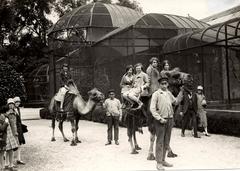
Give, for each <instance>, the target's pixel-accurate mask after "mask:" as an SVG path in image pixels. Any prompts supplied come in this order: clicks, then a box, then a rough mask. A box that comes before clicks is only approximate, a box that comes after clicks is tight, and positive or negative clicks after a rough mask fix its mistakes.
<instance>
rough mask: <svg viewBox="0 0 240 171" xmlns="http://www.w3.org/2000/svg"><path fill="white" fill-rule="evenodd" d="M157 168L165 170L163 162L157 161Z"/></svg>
mask: <svg viewBox="0 0 240 171" xmlns="http://www.w3.org/2000/svg"><path fill="white" fill-rule="evenodd" d="M157 170H158V171H165V169H164V167H163V164H162V163H157Z"/></svg>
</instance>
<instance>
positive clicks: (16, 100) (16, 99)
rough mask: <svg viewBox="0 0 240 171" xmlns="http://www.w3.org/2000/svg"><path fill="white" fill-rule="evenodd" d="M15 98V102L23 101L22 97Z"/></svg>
mask: <svg viewBox="0 0 240 171" xmlns="http://www.w3.org/2000/svg"><path fill="white" fill-rule="evenodd" d="M13 100H14V102H15V103H16V102H21V99H20V97H14V98H13Z"/></svg>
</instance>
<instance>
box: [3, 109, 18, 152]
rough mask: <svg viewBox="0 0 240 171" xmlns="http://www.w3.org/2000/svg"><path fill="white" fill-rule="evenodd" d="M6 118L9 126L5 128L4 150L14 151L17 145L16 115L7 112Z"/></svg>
mask: <svg viewBox="0 0 240 171" xmlns="http://www.w3.org/2000/svg"><path fill="white" fill-rule="evenodd" d="M6 117H7V118H8V119H9V126H8V127H7V141H6V144H7V145H6V150H7V151H8V150H16V149H17V148H18V144H19V143H18V137H17V135H18V133H17V124H16V113H14V112H7V113H6Z"/></svg>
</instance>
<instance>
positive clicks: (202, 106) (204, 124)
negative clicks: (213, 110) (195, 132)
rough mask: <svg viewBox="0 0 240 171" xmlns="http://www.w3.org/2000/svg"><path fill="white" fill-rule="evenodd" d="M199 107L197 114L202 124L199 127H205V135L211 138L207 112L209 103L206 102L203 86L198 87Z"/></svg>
mask: <svg viewBox="0 0 240 171" xmlns="http://www.w3.org/2000/svg"><path fill="white" fill-rule="evenodd" d="M197 105H198V110H197V114H198V116H199V118H200V122H199V125H198V126H199V127H203V128H204V135H205V136H210V135H209V133H208V129H207V126H208V125H207V112H206V110H205V108H206V106H207V102H206V97H205V96H204V94H203V86H201V85H199V86H198V87H197Z"/></svg>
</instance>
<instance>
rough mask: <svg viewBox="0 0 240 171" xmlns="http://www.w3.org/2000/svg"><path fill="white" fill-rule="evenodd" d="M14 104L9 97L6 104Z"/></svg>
mask: <svg viewBox="0 0 240 171" xmlns="http://www.w3.org/2000/svg"><path fill="white" fill-rule="evenodd" d="M11 103H12V104H15V102H14V99H13V98H9V99H8V100H7V104H8V105H9V104H11Z"/></svg>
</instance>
